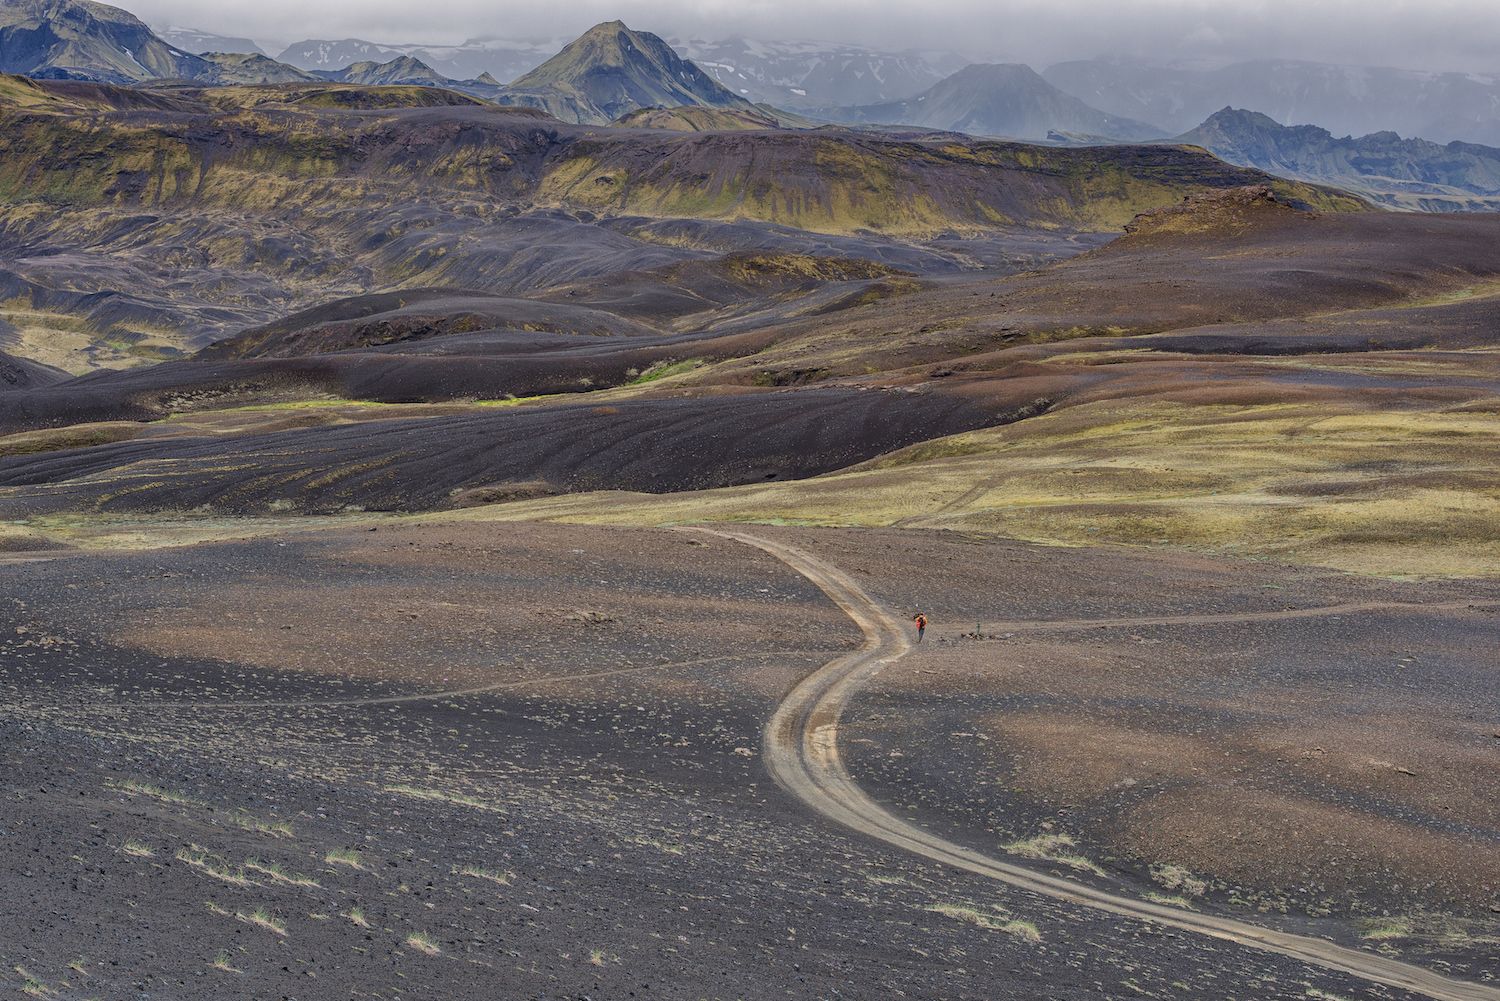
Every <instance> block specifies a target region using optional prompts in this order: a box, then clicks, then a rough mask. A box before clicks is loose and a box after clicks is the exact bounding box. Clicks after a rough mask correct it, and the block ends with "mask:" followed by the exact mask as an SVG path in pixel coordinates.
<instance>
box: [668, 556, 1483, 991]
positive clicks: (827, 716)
mask: <svg viewBox="0 0 1500 1001" xmlns="http://www.w3.org/2000/svg"><path fill="white" fill-rule="evenodd" d="M696 531H703V532H707V533H708V534H713V535H717V536H719V537H721V538H726V539H733V540H735V541H737V542H741V543H744V544H745V545H749V546H754V547H756V548H758V549H761V550H762V551H764V552H766V553H769V554H770V555H772V556H775V557H776V558H777V559H779V560H781V561H782V562H784V563H785V564H787V565H788V566H789V567H791V568H792V569H794V570H796V571H797V572H799V573H801V574H802V575H803V576H805V577H807V579H808V580H810V581H812V582H813V583H814V584H816V585H817V586H818V587H819V588H821V589H822V590H823V591H824V593H826V594H827V595H828V597H829V598H830V599H832V600H833V601H834V603H835V604H837V605H838V606H839V607H840V608H841V609H842V610H843V611H844V612H845V613H846V614H847V615H848V616H849V617H850V619H852V620H853V621H854V622H855V624H856V625H858V626H859V628H860V630H861V632H863V634H864V637H865V640H864V644H863V645H862V646H861V647H860V648H859V649H858V650H856V651H854V652H853V653H850V654H846V655H844V656H841V657H838V658H836V659H834V660H832V661H829V662H828V663H827V664H825V665H824V666H823V667H822V668H820V669H818V670H817V671H814V672H813V673H812V674H810V675H808V676H807V677H806V678H804V679H803V680H802V682H801V683H799V684H798V685H797V686H796V687H795V688H793V689H792V691H791V692H790V693H789V694H788V695H787V697H786V698H785V699H783V700H782V702H781V703H780V704H779V705H778V706H777V708H776V711H775V713H774V714H773V715H772V717H771V719H770V720H769V721H768V722H767V724H766V727H765V730H764V735H763V741H762V753H763V755H764V760H765V764H766V767H767V769H768V770H769V771H770V772H771V775H772V777H773V778H775V780H776V782H777V783H778V784H779V785H781V786H782V787H783V788H785V789H786V790H788V791H789V792H791V793H792V794H793V795H795V796H796V797H797V798H799V799H801V800H802V801H803V802H804V803H805V804H807V805H808V806H810V807H812V808H813V809H814V810H816V811H817V812H819V813H821V814H822V815H824V816H825V817H828V818H829V819H831V820H834V821H836V822H838V823H840V824H842V825H844V826H846V827H849V828H851V829H853V830H856V831H859V832H861V833H864V834H867V835H869V836H871V837H874V838H877V839H879V840H881V841H884V842H886V843H887V844H891V845H894V846H896V847H899V848H903V849H905V850H907V851H910V852H913V853H916V854H918V855H922V856H925V857H927V858H930V859H933V860H935V861H938V862H942V863H944V864H946V865H950V866H953V867H955V868H958V869H963V870H966V871H968V872H972V873H975V874H976V875H980V876H985V877H987V878H990V879H994V880H999V881H1001V882H1004V883H1008V884H1010V885H1012V886H1017V887H1020V888H1022V889H1026V890H1029V891H1032V892H1035V893H1039V894H1043V895H1045V896H1049V897H1053V898H1056V899H1060V900H1064V901H1067V902H1069V903H1073V904H1079V905H1083V906H1086V907H1091V908H1095V909H1098V910H1103V911H1106V912H1109V913H1111V914H1117V915H1121V916H1124V917H1129V918H1136V919H1139V920H1144V921H1149V922H1154V923H1157V924H1162V925H1168V926H1170V927H1173V928H1178V929H1181V930H1184V931H1190V932H1193V933H1195V934H1200V935H1206V936H1209V937H1212V938H1216V939H1220V940H1224V941H1228V942H1233V943H1235V944H1237V945H1243V946H1247V947H1249V948H1253V949H1259V950H1263V951H1266V952H1273V953H1277V954H1280V955H1283V956H1288V957H1291V958H1293V959H1297V960H1300V961H1303V962H1306V963H1311V964H1314V965H1317V966H1322V967H1326V968H1329V969H1334V970H1339V971H1342V972H1344V973H1348V974H1352V975H1354V976H1356V977H1360V978H1362V979H1364V980H1368V981H1370V982H1372V983H1377V984H1385V985H1388V986H1392V987H1397V988H1401V989H1404V990H1410V991H1414V992H1417V993H1420V994H1423V995H1426V996H1427V997H1431V998H1434V999H1437V1001H1496V999H1500V990H1496V989H1495V988H1492V987H1487V986H1483V985H1480V984H1474V983H1468V982H1465V981H1459V980H1453V979H1450V978H1447V977H1443V976H1440V975H1438V974H1436V973H1433V972H1431V971H1428V970H1424V969H1422V968H1420V967H1416V966H1411V965H1409V964H1406V963H1401V962H1397V961H1394V960H1390V959H1386V958H1383V957H1381V956H1377V955H1373V954H1370V953H1365V952H1361V951H1358V950H1355V949H1348V948H1344V947H1342V946H1338V945H1335V944H1333V943H1331V942H1327V941H1323V940H1320V939H1316V938H1310V937H1307V936H1302V935H1294V934H1288V933H1285V932H1281V931H1277V930H1274V929H1270V928H1263V927H1259V926H1256V925H1252V924H1247V923H1245V922H1240V921H1235V920H1232V919H1227V918H1219V917H1214V916H1210V915H1202V914H1193V913H1190V912H1187V911H1183V910H1180V909H1177V908H1173V907H1167V906H1163V905H1160V904H1153V903H1149V902H1147V901H1143V900H1137V899H1132V898H1130V897H1124V896H1118V895H1115V894H1112V893H1108V892H1105V891H1102V890H1099V889H1095V888H1092V887H1089V886H1085V885H1082V884H1079V883H1075V882H1072V881H1070V880H1066V879H1060V878H1057V877H1053V876H1048V875H1045V874H1041V873H1037V872H1033V871H1032V870H1030V869H1026V868H1024V867H1021V866H1017V865H1012V864H1009V863H1005V862H1001V861H998V860H995V859H991V858H989V857H988V856H985V855H984V854H982V853H979V852H976V851H973V850H971V849H967V848H963V847H961V846H959V845H956V844H953V843H952V842H949V841H946V840H944V839H943V838H941V837H938V836H937V835H935V834H932V833H931V832H929V831H926V830H923V829H921V828H920V827H917V826H915V825H914V824H911V823H908V822H906V821H904V820H902V819H901V818H899V817H897V816H895V815H894V814H892V813H890V812H889V811H888V810H886V809H885V808H884V807H882V806H881V805H880V804H878V803H876V802H875V801H874V800H873V799H871V798H870V797H869V796H868V795H867V794H866V793H865V792H864V791H863V790H862V789H861V788H860V787H859V786H858V785H857V784H856V783H855V782H854V780H853V779H852V778H851V777H850V775H849V773H848V771H847V770H846V769H845V767H844V764H843V761H842V759H841V758H840V754H839V749H838V727H839V718H840V716H841V715H842V713H843V710H844V708H845V706H846V705H847V704H848V702H849V701H850V699H851V698H852V696H853V695H854V694H855V693H856V692H857V691H858V690H859V688H860V687H861V686H862V685H863V684H864V683H865V682H867V681H868V680H870V679H871V678H872V677H874V676H875V675H876V674H878V673H879V672H880V671H881V670H883V669H884V668H885V667H886V666H887V665H889V664H891V663H893V662H894V661H896V660H898V659H900V658H901V657H902V656H904V655H905V654H906V653H907V652H908V651H909V650H910V649H911V642H910V640H909V639H908V638H907V636H906V630H905V629H904V628H903V627H902V625H901V623H899V622H898V621H897V620H896V618H895V617H894V616H893V615H891V613H890V612H888V611H887V610H885V609H884V608H882V607H881V606H880V605H879V604H878V603H877V602H876V601H875V600H874V599H872V598H871V597H870V596H869V595H868V594H866V593H865V591H864V590H863V589H862V588H861V587H860V586H859V584H858V583H857V582H856V581H855V580H854V579H853V578H852V577H850V576H849V575H847V574H845V573H844V572H842V571H841V570H839V569H838V568H837V567H834V566H833V565H831V564H829V563H827V562H825V561H823V560H821V559H819V558H817V557H815V556H812V555H810V554H809V553H807V552H804V551H803V550H800V549H797V548H795V547H793V546H789V545H785V544H783V543H779V542H773V541H771V540H768V539H764V538H760V537H758V536H754V535H748V534H745V533H740V532H726V531H717V530H710V529H696ZM1350 610H1354V609H1353V608H1352V607H1350V606H1340V607H1337V608H1333V609H1324V610H1322V611H1323V612H1324V614H1336V613H1338V612H1342V611H1350ZM1089 624H1095V625H1097V624H1098V623H1089ZM1075 625H1077V624H1075Z"/></svg>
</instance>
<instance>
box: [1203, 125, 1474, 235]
mask: <svg viewBox="0 0 1500 1001" xmlns="http://www.w3.org/2000/svg"><path fill="white" fill-rule="evenodd" d="M1176 141H1177V142H1181V143H1190V144H1192V145H1194V146H1202V147H1203V148H1205V149H1207V150H1208V151H1209V152H1211V153H1213V154H1214V155H1215V156H1217V157H1219V158H1220V159H1223V160H1227V161H1228V162H1230V163H1234V164H1238V165H1240V166H1242V167H1254V168H1256V169H1258V170H1264V171H1266V172H1267V173H1271V174H1277V175H1279V176H1281V177H1290V178H1295V179H1297V180H1303V181H1312V182H1314V183H1317V184H1331V185H1334V186H1337V187H1340V188H1344V189H1346V190H1349V191H1353V192H1355V193H1356V194H1360V195H1364V196H1365V197H1366V198H1369V199H1370V200H1371V201H1375V202H1378V203H1381V204H1385V205H1389V206H1391V207H1394V208H1403V209H1421V210H1425V211H1449V212H1451V211H1490V212H1493V211H1496V210H1500V149H1494V148H1491V147H1489V146H1479V145H1475V144H1473V143H1460V142H1453V143H1449V144H1447V145H1446V146H1440V145H1438V144H1437V143H1433V142H1428V141H1427V140H1425V139H1402V138H1401V137H1400V136H1399V135H1397V134H1396V133H1394V132H1375V133H1372V134H1370V135H1367V136H1363V137H1361V138H1358V139H1354V138H1349V137H1345V138H1343V139H1338V138H1335V137H1334V136H1333V135H1332V134H1331V133H1330V132H1328V130H1327V129H1320V128H1318V127H1317V126H1315V125H1295V126H1286V125H1281V124H1280V123H1278V122H1276V121H1275V120H1274V119H1272V118H1270V117H1268V116H1266V115H1262V114H1259V113H1257V112H1253V111H1237V110H1235V109H1233V108H1225V109H1224V110H1222V111H1219V112H1217V113H1215V114H1213V115H1211V116H1210V117H1209V118H1208V120H1207V121H1205V122H1204V123H1203V124H1202V125H1200V126H1198V127H1197V128H1195V129H1193V130H1192V131H1190V132H1187V133H1185V134H1183V135H1181V136H1179V137H1178V138H1177V140H1176Z"/></svg>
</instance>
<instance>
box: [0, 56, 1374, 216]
mask: <svg viewBox="0 0 1500 1001" xmlns="http://www.w3.org/2000/svg"><path fill="white" fill-rule="evenodd" d="M127 93H128V95H129V96H128V97H127V96H125V94H127ZM439 93H441V92H439ZM140 94H141V92H139V91H131V92H120V91H118V90H117V89H115V88H108V87H97V86H95V87H92V88H91V89H90V90H88V91H87V93H86V94H85V93H83V92H80V91H79V90H78V89H77V88H73V89H68V88H66V87H56V86H49V85H45V84H36V83H33V82H30V81H19V80H16V79H14V78H4V79H3V81H0V121H3V123H4V133H3V138H0V149H3V152H4V156H3V157H0V205H3V206H4V208H5V210H6V211H7V213H10V214H12V215H13V214H14V213H17V212H23V211H24V209H22V208H21V207H22V206H25V205H27V204H36V203H45V204H48V205H50V206H54V207H57V206H63V207H70V208H86V207H90V206H99V205H114V206H127V205H128V206H138V207H139V206H157V207H168V206H172V205H183V204H208V205H214V206H219V207H223V208H234V209H241V210H250V211H256V212H266V213H272V214H285V213H286V212H287V211H288V210H292V209H301V210H307V209H310V208H313V207H315V206H317V205H319V204H329V203H335V202H336V203H339V204H342V205H346V204H348V200H349V199H351V198H353V199H365V200H369V202H370V205H371V208H372V209H376V208H379V207H380V206H381V205H382V204H383V203H385V202H387V200H388V199H393V198H398V197H399V198H402V199H407V198H411V197H413V196H414V194H416V193H417V192H420V195H421V196H422V197H431V198H434V199H438V200H441V199H442V198H444V197H445V195H448V194H465V195H472V194H480V195H483V196H486V197H489V198H496V199H505V200H507V201H510V202H512V203H516V204H520V205H523V206H526V207H532V206H539V205H540V206H545V205H558V206H567V207H572V208H583V209H588V210H591V211H596V212H612V213H619V214H630V215H646V216H655V217H669V218H682V217H686V218H699V219H702V218H707V219H722V220H737V219H745V220H755V221H763V222H772V223H779V224H783V225H787V226H792V227H796V228H800V229H806V230H812V231H815V232H823V233H851V232H855V231H859V230H873V231H876V232H880V233H884V234H888V235H891V236H897V237H904V238H921V237H924V236H930V235H933V234H936V233H939V232H944V231H951V230H959V231H975V230H983V229H992V228H997V227H1028V226H1040V227H1044V228H1068V229H1078V230H1094V231H1098V230H1114V229H1117V228H1118V227H1120V226H1122V225H1123V224H1124V223H1126V222H1127V221H1129V220H1130V219H1131V218H1132V217H1133V216H1134V215H1136V214H1137V213H1139V212H1142V211H1147V210H1150V209H1155V208H1160V207H1163V206H1165V205H1169V204H1172V203H1174V202H1177V201H1180V200H1181V199H1182V198H1183V197H1184V196H1185V195H1189V194H1192V193H1195V192H1199V191H1202V190H1206V189H1218V188H1228V187H1237V186H1242V185H1245V184H1249V183H1256V182H1261V181H1265V182H1267V183H1270V184H1271V185H1272V186H1273V187H1274V188H1276V189H1277V191H1278V193H1280V194H1281V195H1283V196H1285V197H1288V198H1291V199H1293V200H1297V201H1301V202H1304V203H1307V204H1310V205H1313V206H1316V207H1319V208H1324V209H1352V208H1357V207H1359V203H1358V202H1357V201H1356V200H1354V199H1351V198H1348V197H1345V196H1341V195H1337V194H1334V193H1331V192H1329V191H1326V190H1322V189H1318V188H1316V187H1314V186H1312V185H1307V184H1300V183H1296V182H1283V181H1271V180H1269V179H1268V178H1266V176H1265V175H1263V174H1260V173H1259V172H1256V171H1253V170H1247V169H1243V168H1236V167H1230V166H1228V165H1226V164H1224V163H1222V162H1220V161H1218V160H1216V159H1214V158H1213V157H1211V156H1209V155H1207V154H1205V153H1203V152H1202V151H1200V150H1194V149H1188V148H1179V147H1128V146H1127V147H1105V148H1085V149H1058V148H1049V147H1036V146H1027V145H1022V144H1011V143H993V142H980V141H977V140H958V139H954V138H951V137H948V138H944V139H942V140H932V141H903V140H897V139H894V138H889V137H884V136H881V135H878V134H864V133H851V132H842V131H827V130H825V131H819V132H815V133H797V132H783V131H770V132H761V133H754V134H726V133H719V132H711V133H703V134H691V135H684V136H670V135H661V134H646V133H640V132H633V131H625V130H618V131H612V132H599V131H594V130H586V129H582V128H579V127H576V126H575V127H569V126H564V125H562V124H561V123H558V122H555V121H551V120H548V119H544V118H539V117H538V116H537V115H536V113H535V112H529V113H528V112H526V111H524V110H519V109H503V108H498V107H494V106H480V105H477V104H474V103H472V102H471V101H470V99H467V98H464V99H460V100H458V101H454V102H443V101H441V100H440V99H436V98H435V97H434V95H433V94H432V93H429V92H427V91H426V90H425V89H422V88H397V89H394V90H387V89H371V90H369V91H362V90H360V89H358V88H350V87H349V86H347V85H341V86H337V87H329V88H319V87H317V86H313V85H289V86H283V87H236V88H226V89H223V90H182V89H178V90H172V91H167V92H164V93H163V94H162V96H161V99H160V101H159V103H160V105H161V107H160V108H159V109H153V108H150V107H143V106H142V105H143V104H146V103H147V102H145V101H143V100H142V98H141V96H140ZM360 94H366V95H368V96H369V100H368V101H365V102H360V101H357V100H355V99H354V95H360ZM449 103H451V104H453V105H455V106H452V107H448V106H442V107H434V105H446V104H449ZM361 104H364V105H365V106H364V107H361V106H360V105H361ZM116 106H118V107H120V108H121V109H122V110H115V109H116Z"/></svg>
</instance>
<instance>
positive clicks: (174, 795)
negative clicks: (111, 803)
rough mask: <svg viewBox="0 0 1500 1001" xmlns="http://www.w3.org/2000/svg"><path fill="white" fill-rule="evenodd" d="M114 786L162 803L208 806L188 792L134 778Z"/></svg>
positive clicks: (128, 793)
mask: <svg viewBox="0 0 1500 1001" xmlns="http://www.w3.org/2000/svg"><path fill="white" fill-rule="evenodd" d="M113 785H114V787H115V788H116V789H118V790H120V791H121V792H123V793H125V794H126V795H129V796H145V797H147V798H148V799H154V800H157V801H158V802H161V803H171V804H172V805H173V806H206V805H207V804H206V803H204V802H203V801H202V800H198V799H194V798H193V797H191V796H189V795H187V794H186V793H181V792H173V791H172V790H170V789H163V788H162V787H161V786H155V785H151V784H150V783H147V782H137V781H135V780H134V779H126V780H125V781H123V782H116V783H113Z"/></svg>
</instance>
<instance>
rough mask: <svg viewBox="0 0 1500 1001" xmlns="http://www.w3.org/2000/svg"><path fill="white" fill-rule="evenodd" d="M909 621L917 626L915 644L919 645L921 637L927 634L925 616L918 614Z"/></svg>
mask: <svg viewBox="0 0 1500 1001" xmlns="http://www.w3.org/2000/svg"><path fill="white" fill-rule="evenodd" d="M911 620H912V621H913V622H915V623H916V624H917V642H918V643H920V642H922V635H923V634H924V633H925V632H927V616H925V615H923V614H922V613H921V612H918V613H917V614H916V615H913V616H912V617H911Z"/></svg>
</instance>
